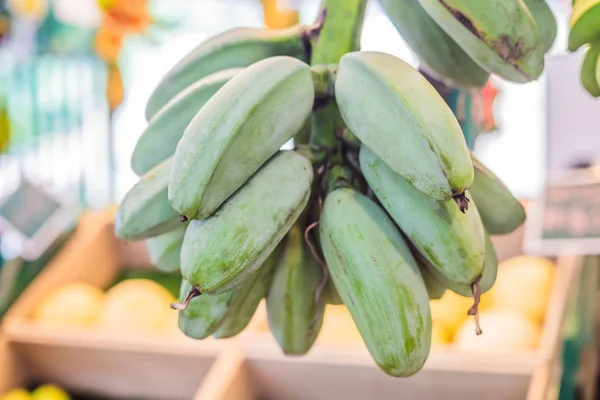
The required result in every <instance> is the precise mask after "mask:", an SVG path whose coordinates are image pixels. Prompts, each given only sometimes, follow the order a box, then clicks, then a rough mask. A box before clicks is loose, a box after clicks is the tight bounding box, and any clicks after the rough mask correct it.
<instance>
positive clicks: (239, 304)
mask: <svg viewBox="0 0 600 400" xmlns="http://www.w3.org/2000/svg"><path fill="white" fill-rule="evenodd" d="M282 247H283V246H282V244H280V245H279V246H277V247H276V248H275V250H273V252H272V253H271V254H270V255H269V257H267V259H266V261H265V262H264V263H263V265H262V266H261V267H260V269H259V270H258V271H257V272H256V278H255V279H254V280H252V279H250V280H249V282H248V283H246V282H245V281H244V283H242V284H241V285H240V286H239V287H238V288H239V289H237V290H238V293H237V294H236V296H235V298H234V299H232V301H231V302H230V303H229V307H228V309H227V314H225V317H224V319H223V322H222V323H221V325H220V326H219V328H218V329H217V330H216V331H215V332H214V333H213V336H214V337H215V338H217V339H226V338H230V337H234V336H236V335H237V334H239V333H240V332H241V331H242V330H244V328H246V326H248V324H249V323H250V320H251V319H252V317H253V316H254V313H255V312H256V309H257V308H258V305H259V304H260V301H261V300H262V299H263V298H264V297H265V296H266V295H267V291H268V290H269V286H270V285H271V282H272V281H273V272H274V271H275V266H276V265H277V263H278V262H279V259H280V258H281V250H282Z"/></svg>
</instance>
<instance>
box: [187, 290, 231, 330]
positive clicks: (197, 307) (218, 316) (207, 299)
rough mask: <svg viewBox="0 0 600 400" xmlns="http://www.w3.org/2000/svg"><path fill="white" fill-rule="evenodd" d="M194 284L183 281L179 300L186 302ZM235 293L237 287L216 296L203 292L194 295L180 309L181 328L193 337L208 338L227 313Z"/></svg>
mask: <svg viewBox="0 0 600 400" xmlns="http://www.w3.org/2000/svg"><path fill="white" fill-rule="evenodd" d="M192 289H193V286H192V285H191V284H190V283H189V282H187V281H186V280H185V279H184V280H182V281H181V290H180V292H179V301H180V302H181V303H186V299H187V298H188V296H189V295H190V292H191V291H192ZM234 294H235V289H234V290H230V291H227V292H224V293H219V294H217V295H214V296H210V295H207V294H202V295H199V296H196V297H193V298H192V299H191V300H189V302H187V304H186V305H185V309H181V310H180V311H179V316H178V324H179V330H180V331H181V332H183V333H184V334H185V335H186V336H188V337H190V338H193V339H198V340H202V339H206V338H207V337H209V336H210V335H212V334H213V333H214V332H215V331H216V330H217V328H218V327H219V325H220V324H221V322H223V318H224V317H225V314H226V313H227V308H228V304H229V302H230V301H231V297H232V296H233V295H234Z"/></svg>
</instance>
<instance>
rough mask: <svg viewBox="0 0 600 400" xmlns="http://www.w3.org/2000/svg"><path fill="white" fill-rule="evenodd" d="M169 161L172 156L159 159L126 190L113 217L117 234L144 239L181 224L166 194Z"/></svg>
mask: <svg viewBox="0 0 600 400" xmlns="http://www.w3.org/2000/svg"><path fill="white" fill-rule="evenodd" d="M172 163H173V158H169V159H167V160H165V161H163V162H162V163H160V164H159V165H157V166H156V167H154V168H153V169H151V170H150V171H149V172H148V173H146V174H145V175H144V176H142V178H141V179H140V180H139V182H138V183H136V184H135V186H133V188H131V189H130V190H129V192H127V194H126V195H125V197H124V198H123V200H122V201H121V204H120V205H119V209H118V211H117V215H116V217H115V232H116V235H117V237H119V238H121V239H124V240H144V239H148V238H151V237H155V236H159V235H162V234H164V233H167V232H170V231H172V230H174V229H175V228H177V227H178V226H179V225H180V224H181V222H180V219H179V215H178V214H177V212H175V210H173V208H171V205H170V203H169V199H168V197H167V189H168V187H169V174H170V173H171V165H172Z"/></svg>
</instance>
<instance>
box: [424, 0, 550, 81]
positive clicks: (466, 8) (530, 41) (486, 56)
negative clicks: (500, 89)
mask: <svg viewBox="0 0 600 400" xmlns="http://www.w3.org/2000/svg"><path fill="white" fill-rule="evenodd" d="M419 1H420V2H421V5H422V6H423V8H424V9H425V11H426V12H427V13H428V14H429V15H430V16H431V18H433V20H435V22H437V24H438V25H439V26H440V27H441V28H442V29H443V30H444V31H446V33H447V34H448V35H449V36H450V37H451V38H452V39H454V41H455V42H456V43H458V45H459V46H460V47H462V49H463V50H464V51H465V52H466V53H467V54H469V55H470V56H471V58H473V59H474V60H475V61H476V62H477V63H479V65H481V66H482V67H483V68H484V69H486V70H487V71H489V72H492V73H494V74H496V75H498V76H500V77H502V78H504V79H506V80H508V81H512V82H515V83H526V82H530V81H533V80H536V79H537V78H538V77H539V76H540V75H541V74H542V71H543V70H544V52H543V49H544V43H543V42H542V39H541V37H540V34H539V32H538V28H537V25H536V22H535V20H534V19H533V17H532V15H531V13H530V12H529V10H528V9H527V7H526V6H525V3H523V1H521V0H502V1H498V0H419Z"/></svg>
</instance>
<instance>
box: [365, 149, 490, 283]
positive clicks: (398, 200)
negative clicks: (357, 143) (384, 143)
mask: <svg viewBox="0 0 600 400" xmlns="http://www.w3.org/2000/svg"><path fill="white" fill-rule="evenodd" d="M360 168H361V170H362V172H363V174H364V175H365V178H366V179H367V182H369V186H370V187H371V188H372V189H373V191H374V192H375V195H376V196H377V198H378V199H379V201H380V202H381V204H382V206H383V207H384V208H385V209H386V210H387V212H388V213H389V214H390V216H391V217H392V219H393V220H394V221H395V222H396V224H397V225H398V227H399V228H400V229H401V230H402V232H403V233H404V234H405V235H406V237H407V239H408V240H410V242H411V243H412V244H413V245H414V246H415V247H416V248H417V249H418V250H419V251H420V252H421V254H423V255H424V256H425V257H427V259H428V260H429V261H430V262H431V264H432V265H433V266H434V268H435V269H436V270H437V271H439V273H440V274H442V275H443V276H445V277H446V278H447V279H448V280H450V281H452V282H455V283H459V284H462V285H467V286H469V285H471V284H473V283H474V282H475V281H476V280H477V279H478V278H479V277H480V276H481V273H482V272H483V263H484V259H485V238H484V228H483V224H482V222H481V218H480V217H479V213H478V210H477V207H476V206H471V207H469V212H468V213H466V214H463V213H461V212H460V210H459V209H458V208H457V207H456V205H455V204H454V202H453V201H452V200H447V201H436V200H433V199H431V198H429V197H427V196H426V195H424V194H423V193H421V192H420V191H418V190H417V189H415V188H414V187H413V186H412V185H410V184H409V183H408V182H406V181H405V180H404V179H403V178H402V177H401V176H400V175H398V174H396V173H395V172H394V171H392V170H391V169H390V168H389V167H388V166H387V165H386V164H385V163H384V162H383V161H382V160H381V159H380V158H379V157H377V156H376V155H375V153H373V152H372V151H370V150H369V149H368V148H366V147H364V146H363V147H362V148H361V150H360ZM467 193H468V192H467Z"/></svg>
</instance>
